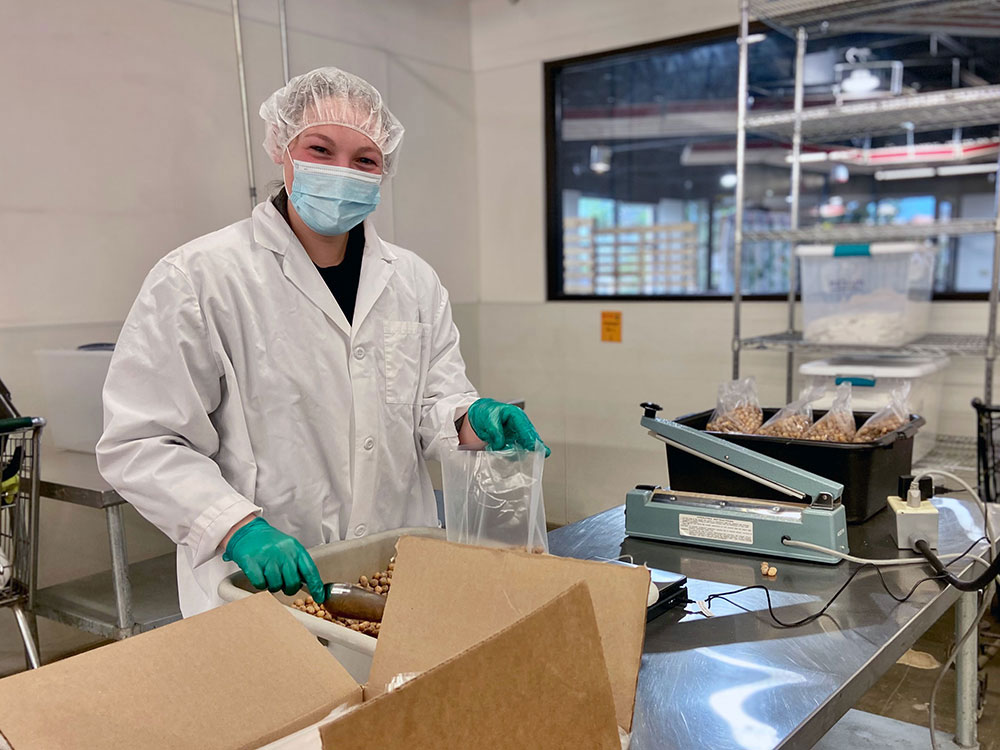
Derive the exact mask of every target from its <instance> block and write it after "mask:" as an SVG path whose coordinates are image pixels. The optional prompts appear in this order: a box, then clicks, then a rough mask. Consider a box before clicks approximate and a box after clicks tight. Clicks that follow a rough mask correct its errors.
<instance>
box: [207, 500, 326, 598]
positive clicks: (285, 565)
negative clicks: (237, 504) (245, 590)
mask: <svg viewBox="0 0 1000 750" xmlns="http://www.w3.org/2000/svg"><path fill="white" fill-rule="evenodd" d="M234 529H235V530H234V531H232V532H231V533H230V535H229V539H228V541H227V542H226V551H225V553H224V554H223V555H222V559H223V560H226V561H227V562H228V561H232V562H235V563H236V564H237V565H239V566H240V569H241V570H242V571H243V572H244V573H245V574H246V576H247V579H248V580H249V581H250V583H251V584H253V586H254V587H255V588H258V589H265V588H266V589H267V590H268V591H270V592H272V593H276V592H278V591H283V592H284V593H285V594H287V595H288V596H292V595H293V594H295V592H297V591H298V590H299V589H300V588H302V586H306V588H308V590H309V593H310V594H311V595H312V598H313V599H314V600H315V601H316V602H317V603H318V604H322V603H323V600H324V599H325V598H326V592H325V589H324V587H323V579H322V578H320V575H319V570H318V569H317V568H316V563H315V562H313V559H312V557H311V556H310V555H309V553H308V552H307V551H306V548H305V547H303V546H302V544H301V543H299V541H298V540H297V539H295V538H294V537H291V536H289V535H288V534H285V533H284V532H282V531H278V530H277V529H276V528H274V527H273V526H272V525H271V524H269V523H268V522H267V521H265V520H264V519H263V518H253V519H251V520H250V521H249V522H245V523H244V522H242V521H241V522H240V524H237V526H236V527H234Z"/></svg>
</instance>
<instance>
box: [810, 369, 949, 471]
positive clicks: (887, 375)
mask: <svg viewBox="0 0 1000 750" xmlns="http://www.w3.org/2000/svg"><path fill="white" fill-rule="evenodd" d="M949 362H950V360H949V359H948V358H947V357H893V356H863V355H862V356H844V357H831V358H830V359H819V360H815V361H813V362H805V363H803V364H802V365H801V366H800V367H799V373H800V374H802V375H805V376H807V377H811V378H812V379H813V380H814V381H815V382H818V383H822V384H824V385H826V386H827V393H826V395H824V396H823V397H822V398H821V399H819V400H817V401H814V402H813V406H814V407H815V408H818V409H829V408H830V404H832V403H833V391H834V389H835V387H836V386H838V385H840V384H841V383H844V382H849V383H851V385H852V388H851V399H852V404H853V406H854V408H855V409H858V410H861V411H872V412H874V411H878V410H879V409H881V408H882V407H883V406H885V405H886V404H888V403H889V398H890V396H891V395H892V391H893V390H894V389H896V388H898V387H900V386H901V385H903V384H904V383H907V382H908V383H910V396H909V404H910V411H911V412H915V413H916V414H919V415H920V416H922V417H923V418H924V420H925V421H926V425H925V426H924V427H922V428H921V429H920V431H919V432H918V433H917V436H916V438H914V441H913V460H914V461H919V460H920V459H922V458H923V457H924V456H926V455H927V454H928V453H930V452H931V450H932V449H933V448H934V443H935V441H936V440H937V431H938V420H939V416H940V413H941V390H942V386H943V384H944V371H945V369H946V368H947V367H948V364H949Z"/></svg>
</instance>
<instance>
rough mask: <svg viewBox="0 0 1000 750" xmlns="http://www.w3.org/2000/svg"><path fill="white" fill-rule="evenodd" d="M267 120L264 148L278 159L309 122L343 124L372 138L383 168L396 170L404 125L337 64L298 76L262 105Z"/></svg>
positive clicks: (372, 92)
mask: <svg viewBox="0 0 1000 750" xmlns="http://www.w3.org/2000/svg"><path fill="white" fill-rule="evenodd" d="M260 116H261V117H262V118H264V122H265V123H266V125H267V135H265V136H264V150H265V151H267V154H268V156H270V157H271V159H273V160H274V162H275V163H276V164H280V163H281V162H282V155H283V154H284V151H285V147H286V146H287V145H288V144H289V143H290V142H291V141H292V139H293V138H295V136H297V135H298V134H299V133H301V132H302V131H303V130H305V129H306V128H310V127H312V126H313V125H343V126H345V127H348V128H352V129H354V130H357V131H358V132H359V133H363V134H364V135H366V136H368V137H369V138H371V139H372V141H373V142H374V143H375V145H376V146H378V148H379V150H380V151H381V152H382V173H383V174H384V175H386V176H390V175H392V173H393V172H395V171H396V169H395V168H396V161H397V158H398V155H399V144H400V142H401V141H402V140H403V126H402V125H401V124H400V122H399V120H397V119H396V118H395V116H394V115H393V114H392V113H391V112H390V111H389V110H388V108H387V107H386V106H385V104H384V103H383V102H382V95H381V94H380V93H379V92H378V90H377V89H376V88H375V87H374V86H372V85H371V84H370V83H368V81H365V80H364V79H362V78H358V77H357V76H356V75H353V74H351V73H347V72H346V71H343V70H340V68H317V69H316V70H313V71H310V72H309V73H305V74H303V75H300V76H296V77H295V78H293V79H292V80H290V81H289V82H288V83H287V84H285V85H284V86H283V87H282V88H280V89H278V90H277V91H275V92H274V93H273V94H271V96H269V97H268V98H267V101H265V102H264V103H263V104H261V105H260Z"/></svg>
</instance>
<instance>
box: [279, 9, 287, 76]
mask: <svg viewBox="0 0 1000 750" xmlns="http://www.w3.org/2000/svg"><path fill="white" fill-rule="evenodd" d="M278 28H279V29H281V70H282V72H283V73H284V75H285V83H288V23H287V21H286V18H285V0H278Z"/></svg>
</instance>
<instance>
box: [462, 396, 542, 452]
mask: <svg viewBox="0 0 1000 750" xmlns="http://www.w3.org/2000/svg"><path fill="white" fill-rule="evenodd" d="M466 418H467V419H468V420H469V425H470V426H471V427H472V429H473V430H474V431H475V433H476V434H477V435H478V436H479V438H480V439H481V440H483V441H484V442H485V443H486V446H487V448H489V449H490V450H494V451H499V450H504V449H509V448H521V449H523V450H529V451H531V450H534V449H535V442H536V441H537V442H539V443H541V444H542V446H543V447H544V448H545V457H546V458H548V457H549V455H550V454H551V453H552V451H550V450H549V447H548V446H547V445H545V443H544V442H543V441H542V439H541V438H540V437H538V433H537V432H536V431H535V426H534V425H533V424H531V420H530V419H528V415H527V414H525V413H524V410H523V409H519V408H518V407H516V406H514V405H513V404H505V403H503V402H501V401H496V400H494V399H492V398H481V399H479V400H478V401H476V402H475V403H474V404H472V406H470V407H469V413H468V415H467V417H466Z"/></svg>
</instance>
